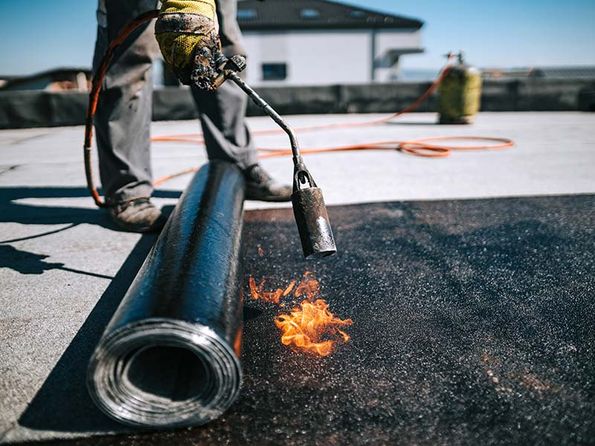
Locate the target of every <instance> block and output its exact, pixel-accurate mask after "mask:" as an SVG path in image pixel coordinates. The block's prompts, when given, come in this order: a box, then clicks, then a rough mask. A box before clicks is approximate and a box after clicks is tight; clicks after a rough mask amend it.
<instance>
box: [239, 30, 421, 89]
mask: <svg viewBox="0 0 595 446" xmlns="http://www.w3.org/2000/svg"><path fill="white" fill-rule="evenodd" d="M374 34H376V41H375V43H374V44H373V39H374ZM419 40H420V37H419V31H415V30H414V31H405V32H402V31H394V32H386V31H375V32H373V31H372V30H304V31H246V32H244V43H245V46H246V51H247V54H248V72H247V81H248V82H249V83H250V84H252V85H271V86H275V85H330V84H343V85H349V84H358V83H368V82H372V59H373V58H372V52H373V51H374V52H375V54H376V57H379V56H381V55H382V54H384V53H385V52H386V50H387V49H391V48H402V49H410V48H419ZM265 63H286V64H287V78H286V79H285V80H282V81H280V80H271V81H265V80H263V77H262V64H265ZM375 77H377V76H375ZM381 78H382V76H381Z"/></svg>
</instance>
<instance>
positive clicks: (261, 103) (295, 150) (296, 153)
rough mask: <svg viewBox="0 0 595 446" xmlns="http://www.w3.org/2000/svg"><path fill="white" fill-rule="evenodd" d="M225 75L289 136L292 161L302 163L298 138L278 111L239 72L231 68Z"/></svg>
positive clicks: (297, 163)
mask: <svg viewBox="0 0 595 446" xmlns="http://www.w3.org/2000/svg"><path fill="white" fill-rule="evenodd" d="M225 77H226V78H227V79H231V80H232V81H234V82H235V84H236V85H237V86H238V87H240V88H241V89H242V90H243V91H244V93H246V94H247V95H248V97H249V98H250V99H252V101H253V102H254V103H255V104H256V105H257V106H258V107H260V108H261V109H262V110H263V111H264V112H265V113H266V114H267V115H268V116H269V117H270V118H271V119H272V120H273V121H275V122H276V123H277V125H279V127H281V129H282V130H283V131H284V132H285V133H286V134H287V136H288V137H289V144H290V146H291V153H292V155H293V163H294V164H295V165H301V164H303V159H302V155H301V154H300V147H299V145H298V140H297V138H296V136H295V133H294V132H293V130H292V129H291V127H289V125H288V124H287V122H285V119H283V118H282V117H281V115H280V114H279V113H277V112H276V111H275V109H274V108H273V107H271V106H270V105H269V104H268V103H267V102H266V101H265V100H264V99H262V98H261V97H260V96H259V95H258V93H256V91H254V90H253V89H252V88H251V87H250V86H249V85H248V84H247V83H246V82H244V80H243V79H242V78H241V77H240V75H239V74H237V73H235V72H233V71H231V70H228V71H226V73H225Z"/></svg>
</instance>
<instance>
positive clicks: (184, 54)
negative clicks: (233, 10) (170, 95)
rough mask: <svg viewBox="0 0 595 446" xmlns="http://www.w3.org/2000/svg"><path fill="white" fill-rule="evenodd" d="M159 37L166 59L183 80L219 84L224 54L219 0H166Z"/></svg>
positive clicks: (207, 86)
mask: <svg viewBox="0 0 595 446" xmlns="http://www.w3.org/2000/svg"><path fill="white" fill-rule="evenodd" d="M155 37H156V38H157V42H159V47H160V48H161V53H162V54H163V58H164V59H165V62H166V63H167V64H168V65H169V66H170V68H171V69H172V71H173V72H174V73H175V74H176V76H177V77H178V78H179V79H180V81H181V82H182V83H183V84H187V85H197V86H198V87H199V88H201V89H203V90H211V89H213V88H215V87H214V86H213V84H212V81H213V80H214V79H215V77H216V75H217V65H218V63H217V62H218V60H219V58H220V57H221V56H222V54H221V43H220V42H219V25H218V23H217V12H216V8H215V0H164V1H163V4H162V5H161V10H160V13H159V17H158V18H157V23H156V24H155Z"/></svg>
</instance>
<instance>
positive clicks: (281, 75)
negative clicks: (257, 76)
mask: <svg viewBox="0 0 595 446" xmlns="http://www.w3.org/2000/svg"><path fill="white" fill-rule="evenodd" d="M285 79H287V64H286V63H263V64H262V80H263V81H283V80H285Z"/></svg>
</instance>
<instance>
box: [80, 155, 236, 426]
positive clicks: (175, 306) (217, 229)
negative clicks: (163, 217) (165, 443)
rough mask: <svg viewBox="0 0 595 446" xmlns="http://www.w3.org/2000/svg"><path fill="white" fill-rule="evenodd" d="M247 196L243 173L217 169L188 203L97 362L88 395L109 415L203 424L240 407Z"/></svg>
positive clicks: (144, 270)
mask: <svg viewBox="0 0 595 446" xmlns="http://www.w3.org/2000/svg"><path fill="white" fill-rule="evenodd" d="M244 190H245V184H244V178H243V176H242V173H241V172H240V170H239V169H238V168H237V167H235V166H234V165H232V164H230V163H227V162H223V161H215V162H211V163H210V164H207V165H206V166H204V167H203V168H201V169H200V171H199V172H198V173H197V174H196V176H195V177H194V179H193V180H192V182H191V183H190V185H189V186H188V188H187V189H186V191H185V192H184V194H183V195H182V197H181V199H180V201H179V203H178V205H177V206H176V209H175V210H174V212H173V214H172V215H171V216H170V218H169V220H168V222H167V224H166V226H165V228H164V229H163V231H162V233H161V235H160V236H159V238H158V239H157V242H156V244H155V246H154V247H153V248H152V250H151V251H150V253H149V255H148V257H147V259H146V260H145V262H144V264H143V266H142V267H141V269H140V271H139V273H138V275H137V276H136V278H135V279H134V281H133V283H132V285H131V286H130V289H129V290H128V292H127V293H126V295H125V296H124V299H123V300H122V303H121V304H120V306H119V307H118V309H117V311H116V313H115V314H114V316H113V317H112V319H111V321H110V323H109V325H108V326H107V328H106V330H105V332H104V334H103V336H102V338H101V340H100V342H99V345H98V346H97V348H96V350H95V352H94V354H93V356H92V358H91V361H90V363H89V369H88V375H87V385H88V389H89V393H90V395H91V397H92V399H93V400H94V402H95V403H96V404H97V406H98V407H99V408H100V409H102V410H103V412H105V413H106V414H107V415H109V416H110V417H112V418H114V419H116V420H118V421H120V422H123V423H125V424H130V425H136V426H144V427H155V428H157V427H182V426H195V425H200V424H204V423H206V422H208V421H211V420H213V419H215V418H217V417H218V416H219V415H221V414H222V413H223V412H224V411H225V410H226V409H227V408H228V407H229V406H230V405H231V404H232V403H233V401H234V400H235V399H236V397H237V395H238V393H239V389H240V385H241V380H242V371H241V366H240V361H239V359H238V358H239V354H240V344H241V331H242V299H241V295H240V274H241V272H240V264H239V252H240V244H241V229H242V213H243V200H244Z"/></svg>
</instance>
